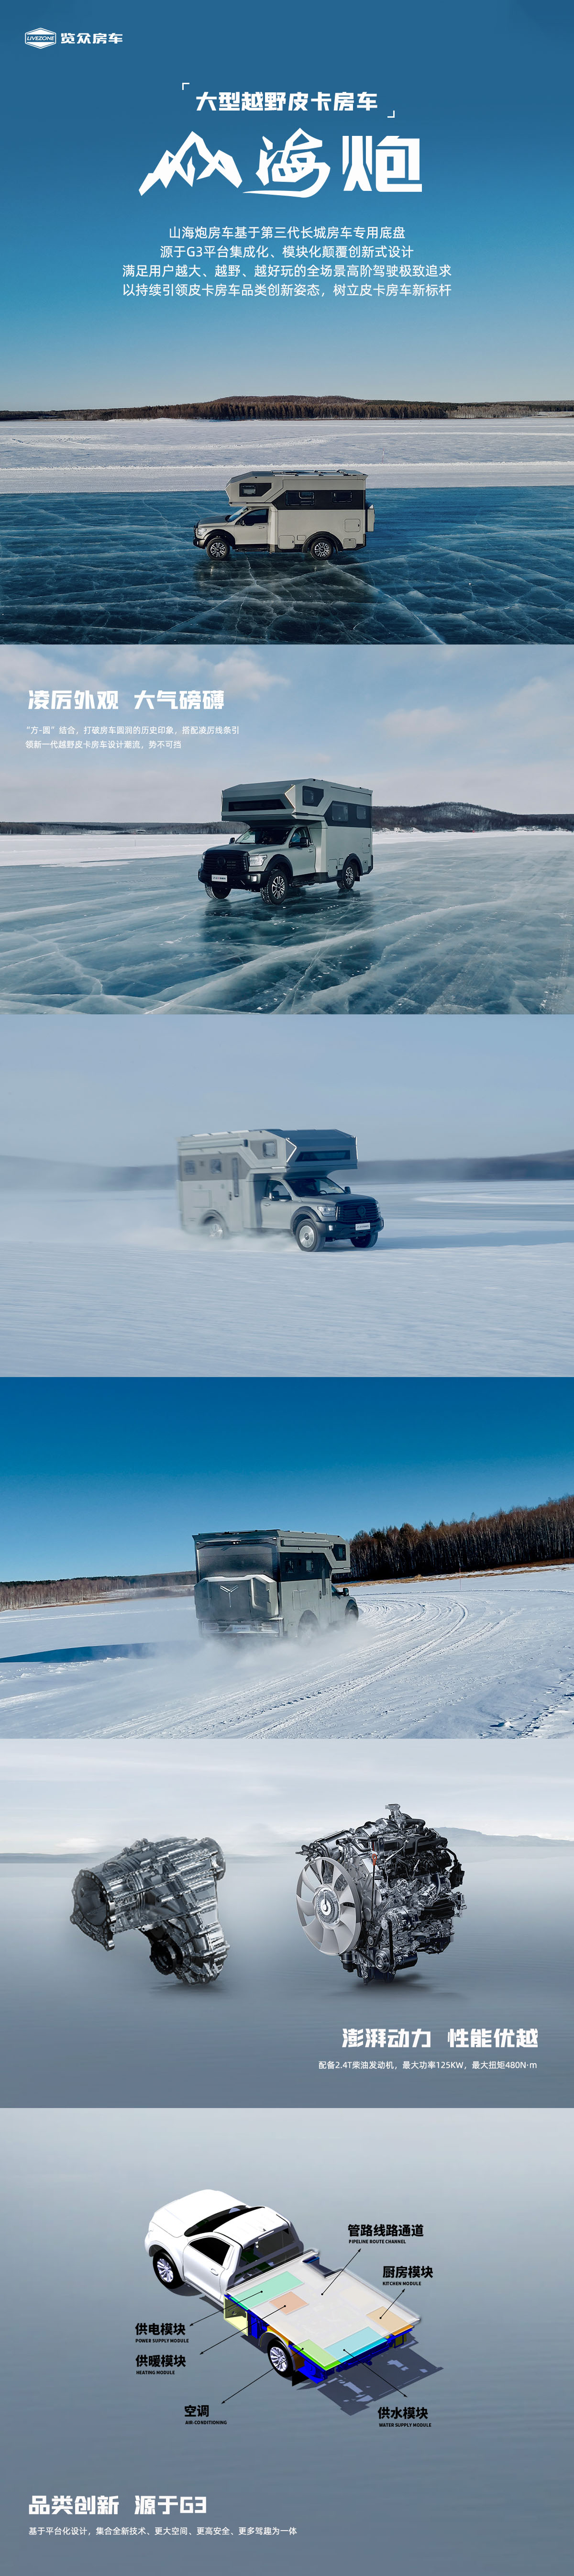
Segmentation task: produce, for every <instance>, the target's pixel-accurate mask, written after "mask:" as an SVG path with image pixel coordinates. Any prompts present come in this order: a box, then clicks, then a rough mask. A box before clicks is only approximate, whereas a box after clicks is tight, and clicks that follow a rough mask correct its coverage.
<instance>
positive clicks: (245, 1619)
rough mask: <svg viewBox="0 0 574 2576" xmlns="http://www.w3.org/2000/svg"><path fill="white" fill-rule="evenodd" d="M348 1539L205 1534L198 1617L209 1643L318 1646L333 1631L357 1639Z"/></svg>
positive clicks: (200, 1545)
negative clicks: (247, 1640)
mask: <svg viewBox="0 0 574 2576" xmlns="http://www.w3.org/2000/svg"><path fill="white" fill-rule="evenodd" d="M350 1559H351V1551H350V1547H349V1541H348V1539H344V1538H338V1537H337V1538H333V1537H325V1536H320V1535H319V1534H318V1532H317V1531H313V1532H312V1533H310V1532H309V1531H308V1530H279V1529H267V1530H219V1531H217V1530H202V1531H198V1534H197V1537H196V1539H195V1565H196V1582H195V1596H194V1597H195V1613H196V1618H197V1619H198V1620H199V1625H200V1628H201V1629H202V1630H203V1634H204V1636H206V1637H210V1636H211V1637H214V1636H220V1637H229V1638H231V1637H253V1636H257V1635H260V1636H263V1637H268V1638H270V1639H271V1640H272V1641H273V1640H275V1641H276V1642H279V1640H280V1639H281V1638H283V1637H296V1639H297V1641H298V1644H299V1645H301V1646H305V1647H307V1646H312V1645H313V1644H315V1643H317V1641H318V1638H319V1635H320V1634H321V1633H322V1632H324V1631H326V1630H327V1629H330V1628H340V1629H343V1630H345V1632H346V1635H347V1636H350V1635H351V1633H352V1628H351V1623H352V1622H354V1621H355V1620H356V1619H358V1616H359V1613H358V1609H357V1604H356V1601H354V1600H353V1596H352V1593H350V1592H349V1587H348V1583H347V1582H346V1580H345V1577H346V1576H347V1575H348V1574H349V1573H350V1570H351V1566H350Z"/></svg>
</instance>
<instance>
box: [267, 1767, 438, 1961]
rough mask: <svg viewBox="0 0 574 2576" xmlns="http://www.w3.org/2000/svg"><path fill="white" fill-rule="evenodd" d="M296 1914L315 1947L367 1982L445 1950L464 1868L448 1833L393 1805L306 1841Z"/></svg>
mask: <svg viewBox="0 0 574 2576" xmlns="http://www.w3.org/2000/svg"><path fill="white" fill-rule="evenodd" d="M300 1856H301V1858H302V1859H303V1862H304V1867H303V1869H302V1870H301V1874H300V1877H299V1879H298V1882H297V1912H298V1915H299V1922H300V1923H302V1925H303V1931H304V1932H306V1934H307V1939H308V1941H311V1942H312V1944H313V1948H314V1949H315V1950H321V1951H322V1952H323V1954H324V1955H325V1956H328V1957H330V1958H339V1959H340V1961H341V1967H342V1968H346V1969H347V1970H348V1972H349V1975H351V1976H352V1974H353V1970H354V1969H356V1971H357V1976H358V1977H361V1978H362V1979H363V1981H364V1983H365V1984H366V1983H367V1981H368V1979H369V1977H374V1976H378V1977H385V1978H387V1979H390V1978H391V1977H396V1975H397V1974H398V1970H399V1968H414V1967H415V1966H416V1961H417V1957H418V1953H419V1950H435V1951H438V1950H447V1949H448V1945H449V1941H452V1936H453V1931H454V1922H455V1916H456V1915H457V1914H463V1913H464V1912H465V1903H464V1897H463V1896H462V1895H461V1892H460V1891H461V1887H462V1881H463V1877H464V1870H462V1869H461V1866H460V1861H458V1860H457V1859H456V1856H455V1853H454V1852H451V1851H449V1847H448V1843H447V1841H446V1836H445V1835H444V1834H437V1833H435V1831H434V1827H433V1826H432V1825H425V1823H424V1821H423V1818H422V1816H406V1815H403V1812H402V1809H401V1808H400V1807H396V1806H388V1807H387V1811H386V1815H385V1816H378V1817H377V1819H376V1821H375V1822H374V1823H370V1822H367V1823H366V1824H364V1825H349V1826H345V1827H344V1829H343V1832H342V1833H337V1834H328V1835H327V1837H326V1839H325V1840H324V1841H322V1840H319V1839H317V1840H315V1841H314V1842H311V1843H304V1844H303V1845H302V1850H301V1855H300Z"/></svg>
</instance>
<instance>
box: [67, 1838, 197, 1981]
mask: <svg viewBox="0 0 574 2576" xmlns="http://www.w3.org/2000/svg"><path fill="white" fill-rule="evenodd" d="M224 1872H225V1861H224V1858H223V1852H222V1851H220V1848H219V1843H216V1842H212V1841H211V1839H210V1838H209V1837H207V1838H206V1839H205V1840H204V1841H201V1842H199V1841H198V1842H189V1841H187V1839H186V1838H185V1837H184V1836H183V1835H182V1836H181V1837H177V1836H174V1837H173V1839H172V1840H170V1841H169V1842H161V1843H150V1842H148V1841H147V1840H146V1837H145V1835H144V1837H143V1839H142V1841H141V1842H138V1843H129V1844H128V1846H127V1849H126V1850H125V1851H121V1852H117V1853H116V1856H115V1859H113V1860H106V1861H104V1862H103V1864H102V1867H101V1868H100V1869H98V1870H92V1869H81V1870H80V1872H79V1875H78V1877H77V1878H76V1879H74V1885H73V1889H72V1895H73V1899H74V1910H73V1914H71V1915H70V1922H71V1923H75V1924H76V1925H77V1928H78V1931H79V1932H86V1933H87V1936H88V1940H90V1941H99V1942H100V1945H101V1948H102V1949H103V1950H113V1948H114V1938H115V1934H116V1933H119V1932H144V1933H145V1937H146V1941H149V1946H150V1958H151V1963H152V1967H154V1968H157V1969H158V1972H159V1975H160V1977H179V1979H180V1981H181V1983H182V1984H183V1985H185V1986H196V1985H206V1984H208V1982H209V1981H210V1979H212V1978H213V1977H218V1976H219V1975H220V1972H221V1969H222V1968H223V1967H224V1965H225V1960H226V1958H227V1953H228V1949H229V1942H228V1941H225V1940H224V1936H223V1932H222V1929H221V1924H220V1921H219V1916H218V1912H217V1882H218V1879H220V1878H223V1876H224Z"/></svg>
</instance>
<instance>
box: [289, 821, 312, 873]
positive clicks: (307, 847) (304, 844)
mask: <svg viewBox="0 0 574 2576" xmlns="http://www.w3.org/2000/svg"><path fill="white" fill-rule="evenodd" d="M287 848H288V851H289V857H290V861H291V866H292V869H293V875H294V877H308V876H310V874H311V869H312V868H313V865H314V857H313V843H312V840H311V834H310V831H309V829H308V826H307V824H306V823H296V825H295V830H294V832H291V833H290V835H289V840H288V843H287Z"/></svg>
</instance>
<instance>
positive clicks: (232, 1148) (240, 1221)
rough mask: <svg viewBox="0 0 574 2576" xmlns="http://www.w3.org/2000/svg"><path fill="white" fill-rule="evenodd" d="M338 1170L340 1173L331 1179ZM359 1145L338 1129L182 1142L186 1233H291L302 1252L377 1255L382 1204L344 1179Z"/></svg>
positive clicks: (236, 1132) (215, 1236)
mask: <svg viewBox="0 0 574 2576" xmlns="http://www.w3.org/2000/svg"><path fill="white" fill-rule="evenodd" d="M333 1167H334V1169H335V1173H336V1175H337V1177H336V1179H333V1178H332V1172H333ZM356 1167H357V1140H356V1137H355V1136H350V1135H345V1133H344V1131H343V1130H342V1129H341V1128H337V1127H331V1128H328V1127H327V1128H326V1127H305V1128H296V1127H295V1128H293V1130H292V1133H291V1135H288V1134H287V1130H286V1128H285V1127H257V1128H251V1130H250V1131H249V1133H248V1134H247V1135H246V1134H245V1129H244V1128H243V1129H241V1128H237V1129H232V1130H230V1131H228V1132H227V1133H225V1131H224V1132H222V1134H221V1135H219V1136H217V1135H207V1136H182V1137H180V1141H179V1148H178V1196H179V1208H180V1215H181V1222H182V1225H183V1227H184V1229H185V1232H186V1233H187V1234H192V1233H195V1232H196V1231H197V1228H198V1226H199V1227H200V1228H201V1229H202V1230H203V1232H204V1233H207V1234H208V1236H209V1238H210V1241H220V1240H221V1239H222V1237H224V1236H225V1235H228V1234H255V1235H259V1236H260V1237H263V1235H269V1234H288V1235H291V1236H292V1238H293V1241H294V1243H296V1244H297V1246H298V1249H299V1251H300V1252H321V1251H323V1252H326V1251H337V1250H338V1251H340V1250H341V1249H342V1247H343V1246H346V1247H347V1249H348V1248H349V1247H350V1248H351V1250H352V1251H353V1252H365V1251H369V1250H372V1249H373V1248H374V1246H375V1244H376V1243H377V1242H378V1238H379V1234H381V1233H382V1231H383V1218H382V1216H381V1211H380V1208H379V1206H378V1202H377V1200H376V1199H373V1198H366V1197H364V1196H363V1194H362V1193H361V1195H360V1196H359V1193H358V1191H355V1190H353V1189H351V1186H350V1183H349V1182H348V1181H346V1180H344V1179H343V1178H342V1177H340V1175H342V1174H343V1173H344V1172H346V1171H353V1170H356Z"/></svg>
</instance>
